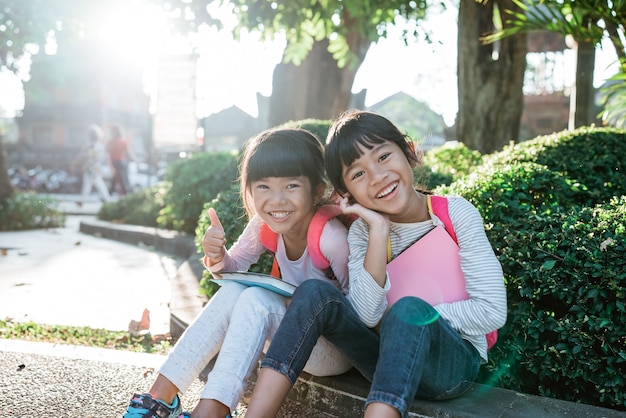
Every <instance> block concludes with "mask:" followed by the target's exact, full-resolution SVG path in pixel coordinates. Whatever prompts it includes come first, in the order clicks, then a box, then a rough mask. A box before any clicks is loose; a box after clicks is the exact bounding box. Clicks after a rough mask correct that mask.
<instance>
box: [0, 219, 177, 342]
mask: <svg viewBox="0 0 626 418" xmlns="http://www.w3.org/2000/svg"><path fill="white" fill-rule="evenodd" d="M84 218H86V216H84V215H83V216H69V217H68V218H67V221H66V226H65V227H64V228H51V229H47V230H32V231H14V232H0V247H1V248H4V249H5V250H6V251H3V253H2V254H3V255H1V256H0V278H1V279H0V318H7V317H8V318H13V319H15V320H18V321H28V320H31V321H34V322H38V323H45V324H54V325H74V326H89V327H92V328H104V329H109V330H127V329H128V325H129V322H130V321H131V320H139V319H141V316H142V313H143V311H144V309H148V310H149V311H150V319H151V332H152V333H153V334H163V333H167V332H168V331H169V308H168V303H169V301H170V293H171V278H172V277H173V275H174V274H175V273H176V268H177V265H176V263H177V261H176V260H175V259H173V258H172V257H170V256H168V255H165V254H159V253H156V252H153V251H148V250H146V249H144V248H138V247H136V246H132V245H128V244H124V243H120V242H116V241H112V240H106V239H101V238H97V237H93V236H90V235H86V234H81V233H80V232H78V226H79V223H80V220H81V219H84Z"/></svg>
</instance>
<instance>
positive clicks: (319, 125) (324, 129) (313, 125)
mask: <svg viewBox="0 0 626 418" xmlns="http://www.w3.org/2000/svg"><path fill="white" fill-rule="evenodd" d="M332 123H333V121H332V120H321V119H304V120H295V121H289V122H285V123H284V124H282V125H280V126H279V128H302V129H306V130H307V131H309V132H311V133H312V134H313V135H315V136H316V137H317V139H319V140H320V142H321V143H322V144H324V145H325V144H326V137H327V136H328V130H329V129H330V125H332Z"/></svg>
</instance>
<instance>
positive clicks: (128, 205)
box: [98, 181, 172, 227]
mask: <svg viewBox="0 0 626 418" xmlns="http://www.w3.org/2000/svg"><path fill="white" fill-rule="evenodd" d="M171 187H172V184H171V183H170V182H167V181H163V182H160V183H157V184H154V185H152V186H150V187H147V188H145V189H143V190H138V191H136V192H132V193H129V194H127V195H125V196H123V197H121V198H120V199H119V200H118V201H116V202H107V203H104V204H103V205H102V207H101V208H100V211H99V212H98V218H99V219H102V220H105V221H115V222H121V223H128V224H132V225H142V226H153V227H157V226H158V224H157V217H158V216H159V213H160V212H161V210H162V209H163V208H164V207H165V201H164V197H165V195H167V193H169V191H170V189H171Z"/></svg>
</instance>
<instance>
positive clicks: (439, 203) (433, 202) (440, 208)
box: [426, 195, 498, 350]
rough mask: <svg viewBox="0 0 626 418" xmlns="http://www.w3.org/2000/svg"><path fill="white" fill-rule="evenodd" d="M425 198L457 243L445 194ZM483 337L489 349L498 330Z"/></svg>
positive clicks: (494, 341)
mask: <svg viewBox="0 0 626 418" xmlns="http://www.w3.org/2000/svg"><path fill="white" fill-rule="evenodd" d="M426 198H427V199H428V200H427V203H428V211H429V212H431V213H433V214H435V215H436V216H437V217H438V218H439V219H440V220H441V222H443V224H444V225H445V227H446V231H447V232H448V234H450V237H452V239H453V240H454V242H456V243H457V244H458V243H459V242H458V240H457V239H456V233H455V232H454V226H452V220H451V219H450V213H448V199H447V198H446V197H445V196H434V195H427V196H426ZM485 337H486V338H487V349H488V350H489V349H491V347H493V345H494V344H495V343H496V342H497V341H498V330H495V331H491V332H490V333H489V334H487V335H485Z"/></svg>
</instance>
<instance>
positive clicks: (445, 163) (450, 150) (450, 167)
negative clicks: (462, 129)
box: [424, 142, 483, 177]
mask: <svg viewBox="0 0 626 418" xmlns="http://www.w3.org/2000/svg"><path fill="white" fill-rule="evenodd" d="M482 160H483V156H482V154H481V153H480V152H478V151H476V150H473V149H470V148H468V147H467V146H466V145H465V144H463V143H461V142H458V143H446V144H445V145H442V146H441V147H437V148H434V149H432V150H430V151H428V152H427V153H426V154H424V164H425V165H426V166H428V167H429V168H430V170H432V171H434V172H437V173H450V174H452V175H454V176H455V177H461V176H464V175H467V174H470V173H471V172H472V171H473V170H474V169H475V168H476V167H477V166H479V165H480V164H481V163H482Z"/></svg>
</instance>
